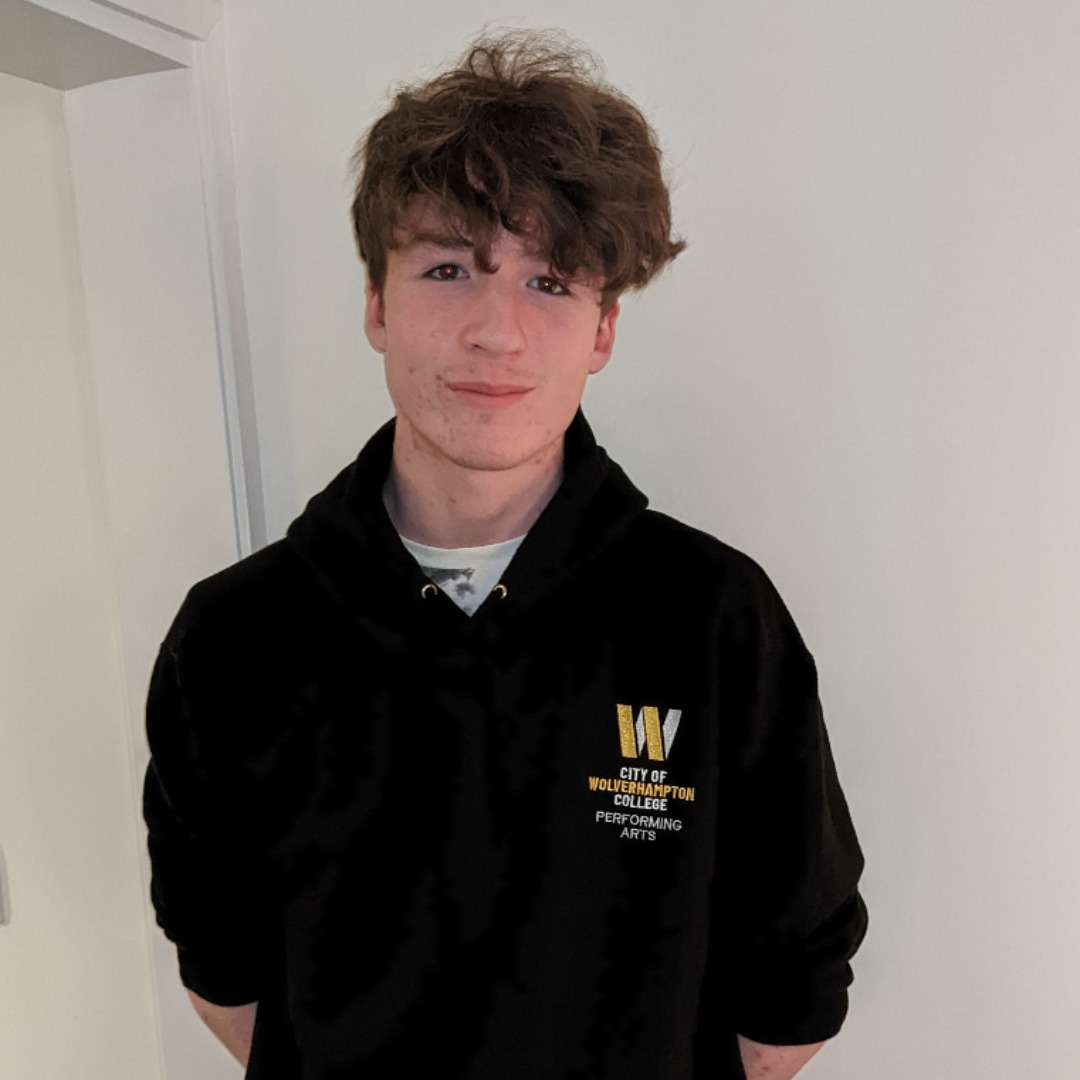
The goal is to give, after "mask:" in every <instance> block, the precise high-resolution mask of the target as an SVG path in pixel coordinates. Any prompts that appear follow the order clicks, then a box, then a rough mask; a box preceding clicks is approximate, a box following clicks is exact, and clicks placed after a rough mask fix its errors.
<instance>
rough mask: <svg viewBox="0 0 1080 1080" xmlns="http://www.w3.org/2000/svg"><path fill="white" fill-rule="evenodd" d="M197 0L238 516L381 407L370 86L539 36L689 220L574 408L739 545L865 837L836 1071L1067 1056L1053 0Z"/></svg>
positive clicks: (1073, 389) (1076, 821)
mask: <svg viewBox="0 0 1080 1080" xmlns="http://www.w3.org/2000/svg"><path fill="white" fill-rule="evenodd" d="M532 10H533V9H532V8H531V7H529V8H526V7H525V6H521V7H515V6H511V5H510V4H506V3H495V2H487V3H476V2H470V0H462V2H460V3H457V4H453V5H446V4H442V3H434V2H432V0H417V2H415V3H410V4H407V5H400V6H394V5H386V4H372V3H368V4H360V3H356V2H355V0H316V2H313V3H310V4H305V5H297V4H295V3H290V2H287V0H230V2H229V4H228V5H227V9H226V19H227V29H228V58H229V66H230V83H231V94H232V102H233V115H234V122H235V138H236V150H237V167H238V181H239V199H240V215H241V230H242V243H243V254H244V262H245V275H246V283H247V302H248V309H249V314H250V318H251V338H252V344H253V354H254V356H255V361H256V365H257V368H256V378H257V393H258V404H259V419H260V426H261V430H260V434H261V439H262V446H263V451H264V460H265V463H266V467H267V504H268V515H269V519H270V528H271V533H272V534H280V532H281V531H282V530H283V529H284V527H285V525H286V524H287V522H288V520H289V518H290V517H291V516H292V515H293V514H294V513H296V512H297V510H298V509H299V508H300V507H301V505H302V503H303V501H304V499H305V498H306V497H307V496H309V495H310V494H311V493H312V492H313V491H315V490H316V489H317V488H318V487H320V486H321V485H322V484H323V483H324V482H325V481H326V480H327V479H328V478H329V477H330V476H331V475H332V474H333V473H334V472H335V471H336V470H337V469H338V468H339V467H341V465H343V464H344V463H345V462H346V461H347V460H348V459H350V458H351V457H352V456H353V455H354V454H355V452H356V450H357V449H358V447H359V445H360V444H361V443H362V441H363V439H364V438H365V437H366V436H367V434H368V433H369V432H370V431H371V430H372V429H373V428H374V426H375V425H376V424H377V423H378V422H379V421H380V420H382V419H383V418H385V417H386V416H387V415H388V402H387V398H386V396H385V392H384V390H383V389H382V384H381V377H380V368H379V364H378V361H377V358H376V357H375V356H374V354H372V353H371V352H370V351H369V350H368V348H367V347H366V345H365V343H364V341H363V337H362V330H361V284H362V279H361V275H360V271H359V268H358V267H357V265H356V263H355V260H354V257H353V254H352V248H351V240H350V237H349V234H348V227H347V216H346V209H347V203H348V186H347V180H346V174H345V163H346V159H347V157H348V154H349V151H350V148H351V146H352V143H353V141H354V140H355V138H356V137H357V136H358V135H359V134H360V132H361V131H362V130H363V129H364V127H365V126H366V125H367V124H368V123H369V122H370V120H371V119H372V118H373V117H374V116H375V115H376V114H377V112H378V111H379V109H380V107H381V103H382V100H383V94H384V92H385V90H386V88H387V86H388V84H390V83H391V82H392V81H393V80H394V79H397V78H401V77H405V76H409V75H411V74H413V73H417V72H422V71H425V70H431V69H432V68H433V67H435V66H436V65H438V64H440V63H441V62H442V61H443V60H445V59H446V58H447V57H448V56H449V55H451V54H454V53H456V52H457V51H458V50H459V48H460V47H461V45H462V44H463V41H464V39H465V38H466V37H467V36H468V35H469V34H471V33H472V32H473V31H474V30H476V29H478V28H479V27H480V26H481V25H482V24H483V23H484V22H486V21H492V20H506V19H510V18H513V19H514V20H515V21H516V22H517V23H518V24H519V25H525V24H528V25H537V24H539V25H552V24H554V25H561V26H564V27H565V28H566V29H568V30H569V31H571V32H572V33H574V34H576V35H577V36H579V37H581V38H582V39H584V40H585V41H587V42H588V43H590V44H591V45H592V46H593V47H594V48H595V49H597V50H598V51H599V52H600V53H601V54H602V56H603V57H604V58H605V60H606V61H607V65H608V70H609V74H610V76H611V78H612V80H613V81H614V82H616V83H617V84H619V85H620V86H622V87H623V88H625V89H626V90H627V91H628V92H630V93H631V94H632V96H634V97H635V98H636V99H637V100H638V101H639V102H640V103H641V104H642V105H643V106H645V108H646V109H647V111H649V113H650V114H651V116H652V118H653V119H654V121H655V123H656V125H657V127H658V128H659V130H660V132H661V134H662V137H663V142H664V145H665V146H666V148H667V153H668V159H669V162H670V165H671V168H672V172H673V176H674V179H675V204H676V210H677V217H678V223H679V227H680V228H681V229H683V230H684V231H685V233H686V235H687V236H688V238H689V239H690V241H691V247H690V249H689V250H688V251H687V252H686V254H685V255H683V256H682V257H681V258H680V260H679V261H678V262H677V263H676V265H675V266H674V268H673V269H672V270H671V271H670V272H669V274H668V275H667V276H666V277H665V278H664V279H663V280H662V281H661V282H659V283H658V284H657V285H655V286H654V287H653V288H652V289H651V290H650V292H649V293H647V294H645V295H644V296H643V297H641V298H640V300H634V301H631V302H629V303H628V304H627V305H626V310H625V311H624V314H623V319H622V322H621V325H620V342H619V345H618V348H617V350H616V359H615V361H614V362H613V363H612V364H611V365H610V366H609V367H608V369H607V370H606V371H605V372H604V373H603V374H602V375H601V376H600V377H599V378H598V380H596V381H595V383H594V385H593V387H592V389H591V391H590V394H589V397H588V408H589V413H590V416H591V418H592V421H593V423H594V426H595V427H596V428H597V429H598V431H599V433H600V436H601V439H602V441H603V442H605V443H606V445H607V446H608V447H609V449H610V450H611V451H612V452H613V454H614V456H616V457H617V458H618V459H620V460H621V461H623V463H624V464H625V465H627V467H628V469H629V471H630V473H631V475H632V476H634V477H635V478H636V479H637V480H638V482H639V483H640V484H641V485H642V486H643V487H644V488H645V490H646V491H648V492H650V493H652V495H653V496H654V505H656V506H658V507H660V508H662V509H665V510H669V511H671V512H673V513H675V514H677V515H678V516H681V517H683V518H685V519H687V520H689V521H691V522H692V523H695V524H698V525H701V526H703V527H705V528H707V529H709V530H711V531H713V532H715V533H717V534H718V535H720V536H722V537H724V538H725V539H728V540H729V541H731V542H733V543H735V544H736V545H737V546H740V547H743V548H744V549H746V550H748V551H750V552H751V553H752V554H754V555H755V556H757V557H758V558H759V559H760V560H761V561H762V562H763V563H764V564H765V566H766V567H767V568H768V569H769V570H770V572H771V573H772V575H773V577H774V578H775V580H776V581H777V583H778V585H779V586H780V588H781V590H782V592H783V593H784V594H785V596H786V597H787V598H788V600H789V603H790V604H791V606H792V608H793V609H794V611H795V613H796V616H797V618H798V619H799V621H800V623H801V625H802V627H803V629H804V632H805V634H806V636H807V638H808V640H809V642H810V645H811V647H812V649H813V650H814V652H815V653H816V655H817V657H818V660H819V664H820V667H821V669H822V674H823V695H824V699H825V705H826V708H827V711H828V714H829V718H830V727H831V731H832V734H833V740H834V745H835V750H836V754H837V757H838V760H839V764H840V768H841V772H842V776H843V779H844V781H845V786H846V789H847V791H848V794H849V798H850V801H851V803H852V806H853V810H854V813H855V816H856V820H857V824H858V825H859V828H860V833H861V836H862V839H863V841H864V845H865V847H866V850H867V854H868V859H869V868H868V872H867V876H866V883H865V884H866V893H867V896H868V899H869V902H870V905H871V911H872V927H871V933H870V937H869V938H868V941H867V944H866V946H865V948H864V951H863V953H862V954H861V956H860V958H859V962H858V967H857V980H858V981H857V984H856V987H855V991H854V995H853V1009H852V1015H851V1019H850V1024H849V1027H848V1029H847V1031H846V1032H845V1035H844V1037H843V1038H842V1039H841V1040H839V1042H838V1043H837V1045H835V1046H834V1047H832V1048H831V1049H830V1050H829V1052H828V1053H827V1054H826V1055H823V1056H822V1057H821V1058H820V1059H819V1060H818V1061H816V1062H815V1063H814V1064H813V1065H812V1066H811V1067H810V1068H809V1069H808V1070H807V1075H808V1076H817V1077H822V1078H824V1077H832V1078H835V1080H866V1078H868V1077H873V1078H874V1080H911V1078H912V1077H920V1078H921V1077H927V1078H930V1077H949V1078H952V1077H961V1078H965V1080H966V1078H972V1080H974V1078H979V1080H1013V1078H1015V1077H1017V1076H1038V1077H1043V1078H1047V1080H1072V1078H1074V1077H1075V1076H1077V1075H1080V1044H1077V1042H1076V1041H1075V1040H1074V1039H1073V1038H1072V1022H1073V1021H1074V1020H1075V1017H1076V1016H1077V1015H1080V930H1078V929H1077V926H1078V919H1077V913H1078V912H1080V854H1078V844H1077V836H1078V835H1080V794H1078V793H1077V785H1076V782H1075V781H1076V777H1077V776H1078V775H1080V725H1078V724H1077V714H1078V706H1080V664H1078V663H1077V660H1076V657H1077V655H1078V653H1080V648H1078V647H1080V616H1078V615H1077V612H1078V611H1080V569H1078V567H1077V560H1076V553H1077V551H1080V495H1078V488H1077V466H1078V462H1080V429H1078V427H1077V425H1076V422H1075V418H1076V417H1077V416H1078V415H1080V364H1077V361H1076V358H1077V354H1078V349H1080V304H1078V302H1077V298H1078V296H1080V228H1078V226H1080V199H1078V197H1077V192H1078V191H1080V133H1078V132H1080V129H1078V126H1077V123H1076V117H1077V115H1078V114H1080V64H1077V63H1076V56H1077V55H1078V53H1080V8H1077V6H1076V5H1075V3H1073V2H1072V0H1061V2H1050V0H1034V2H1030V3H1026V4H1023V5H1020V4H1015V3H1012V2H1006V0H985V2H980V3H975V2H973V0H966V2H960V0H877V2H875V3H866V2H864V0H832V2H822V3H816V4H799V3H791V2H789V3H779V4H745V3H737V2H734V0H687V2H684V3H680V4H674V5H672V4H652V3H649V4H646V3H642V2H626V3H621V4H618V5H615V4H603V5H601V4H594V5H584V4H580V3H577V2H570V0H552V2H551V3H549V4H547V5H545V6H544V8H543V11H542V15H541V16H540V17H539V20H540V21H539V23H537V16H535V15H533V14H530V12H532Z"/></svg>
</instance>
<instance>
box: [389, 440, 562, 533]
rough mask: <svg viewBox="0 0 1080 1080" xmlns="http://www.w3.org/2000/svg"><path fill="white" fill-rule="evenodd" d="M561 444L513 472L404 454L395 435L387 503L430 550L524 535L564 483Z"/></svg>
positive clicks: (404, 529) (399, 525) (402, 529)
mask: <svg viewBox="0 0 1080 1080" xmlns="http://www.w3.org/2000/svg"><path fill="white" fill-rule="evenodd" d="M562 462H563V454H562V443H561V441H560V442H559V443H557V444H556V445H555V446H554V447H553V448H552V449H551V451H550V452H548V453H545V454H544V455H542V456H541V457H538V458H536V459H534V460H531V461H527V462H523V463H522V464H520V465H517V466H515V467H514V468H511V469H499V470H490V469H470V468H466V467H464V466H461V465H457V464H455V463H453V462H449V461H445V460H441V461H437V460H433V459H431V458H427V457H425V456H422V455H417V454H414V453H408V452H405V451H404V449H403V448H402V447H400V446H399V443H398V437H397V435H396V434H395V440H394V455H393V459H392V461H391V465H390V475H389V476H388V477H387V480H386V486H385V488H384V489H383V502H384V504H385V506H386V511H387V513H388V514H389V515H390V520H391V521H392V522H393V524H394V527H395V528H396V529H397V531H398V532H399V533H400V534H401V535H402V536H404V537H405V538H406V539H409V540H415V541H416V542H417V543H419V544H427V545H428V546H429V547H441V548H459V547H483V546H485V545H487V544H498V543H501V542H502V541H503V540H513V539H514V538H515V537H518V536H524V534H525V533H527V532H528V531H529V529H530V528H532V526H533V523H534V522H535V521H536V519H537V518H538V517H539V516H540V514H541V513H542V512H543V510H544V507H545V506H547V504H548V503H549V502H550V501H551V497H552V496H553V495H554V494H555V492H556V490H557V489H558V487H559V483H560V482H561V480H562Z"/></svg>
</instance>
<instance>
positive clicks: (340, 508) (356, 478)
mask: <svg viewBox="0 0 1080 1080" xmlns="http://www.w3.org/2000/svg"><path fill="white" fill-rule="evenodd" d="M393 445H394V421H393V420H391V421H390V422H389V423H387V424H385V425H383V427H381V428H380V429H379V430H378V431H377V432H376V433H375V434H374V435H373V436H372V438H371V439H370V441H369V442H368V443H367V445H366V446H365V447H364V449H363V450H362V451H361V452H360V456H359V457H358V458H357V459H356V461H354V462H353V464H352V465H350V466H349V467H348V468H346V469H345V470H344V471H342V472H341V473H340V474H339V475H338V476H337V477H335V479H334V480H333V481H331V483H330V485H329V486H328V487H327V488H326V489H325V490H323V491H322V492H320V493H319V494H318V495H316V496H315V497H314V498H313V499H311V501H310V502H309V503H308V505H307V507H306V508H305V510H304V512H303V513H302V514H301V515H300V517H298V518H297V519H296V520H295V521H294V522H293V523H292V525H291V526H290V527H289V530H288V533H287V537H286V542H287V544H288V545H289V546H290V547H291V548H292V549H293V550H294V552H295V553H296V554H297V555H298V556H299V558H300V560H301V562H302V563H303V564H304V565H305V566H306V567H307V568H308V569H309V570H310V571H311V573H312V574H313V575H314V576H315V578H316V579H317V580H318V582H319V583H320V585H321V586H322V588H323V589H324V590H325V591H326V592H327V593H328V594H329V596H330V597H331V598H332V599H333V600H334V601H335V602H337V603H341V604H345V605H347V606H349V607H350V608H352V609H353V610H355V611H357V612H361V611H363V612H364V613H365V614H367V615H368V616H374V615H375V614H376V612H380V611H386V610H388V609H389V610H391V611H393V610H398V609H400V607H401V605H402V604H414V603H419V602H421V596H422V592H421V590H423V588H424V586H425V585H427V584H428V580H427V578H426V577H424V575H423V572H422V571H421V570H420V567H419V566H418V565H417V563H416V560H415V559H413V558H412V556H411V555H410V554H409V553H408V552H407V551H406V549H405V547H404V545H403V544H402V543H401V541H400V539H399V537H398V535H397V532H396V530H395V529H394V526H393V523H392V522H391V521H390V518H389V516H388V514H387V513H386V508H385V507H384V505H383V500H382V490H383V486H384V484H385V483H386V478H387V476H388V474H389V471H390V463H391V457H392V453H393ZM564 453H565V456H564V462H563V480H562V483H561V484H560V486H559V488H558V490H557V491H556V492H555V495H554V496H553V497H552V499H551V501H550V502H549V503H548V505H547V506H546V507H545V508H544V511H543V513H542V514H541V515H540V517H539V518H538V519H537V521H536V523H535V524H534V525H533V527H532V528H531V529H530V530H529V533H528V535H527V536H526V538H525V540H524V541H523V543H522V545H521V547H520V548H519V549H518V551H517V554H516V555H515V556H514V559H513V561H512V562H511V563H510V566H509V567H508V568H507V571H506V573H505V574H504V575H503V580H502V584H503V585H504V586H505V588H506V595H505V599H503V600H502V601H501V602H500V604H499V608H500V610H501V611H504V612H506V613H509V612H511V611H516V610H522V609H524V608H526V607H529V606H531V605H532V604H533V603H535V602H536V601H537V599H539V598H540V597H541V596H543V595H544V594H546V593H547V592H549V591H550V590H552V589H555V588H557V587H559V586H560V585H561V584H562V583H563V582H564V581H565V580H566V579H567V578H568V577H570V576H572V575H573V574H575V573H576V572H577V571H578V570H580V569H581V568H582V567H583V566H586V565H587V564H588V563H590V562H592V561H593V560H594V559H595V558H596V557H597V556H599V555H600V554H601V553H602V552H603V551H604V550H605V549H606V548H608V547H609V546H610V545H611V544H612V543H613V542H615V541H616V540H617V539H618V537H619V536H620V535H622V534H623V533H624V532H625V531H626V529H627V528H628V526H629V525H630V524H631V522H633V521H634V520H635V519H636V518H637V517H638V516H639V515H640V514H641V513H642V512H643V511H644V510H645V508H646V506H647V505H648V500H647V499H646V497H645V496H644V495H643V494H642V493H641V492H640V491H639V490H638V489H637V488H636V487H635V486H634V485H633V484H632V483H631V481H630V480H629V478H628V477H627V476H626V474H625V473H624V472H623V471H622V469H621V468H619V466H618V465H616V464H615V462H613V461H612V460H611V459H610V458H609V457H608V456H607V454H606V453H605V452H604V450H603V449H602V448H601V447H599V446H598V445H597V443H596V439H595V438H594V436H593V433H592V429H591V428H590V427H589V425H588V423H587V422H586V420H585V417H584V416H583V415H582V413H581V412H580V411H579V412H578V414H577V416H576V417H575V418H574V420H573V422H572V423H571V425H570V427H569V428H568V429H567V432H566V436H565V448H564ZM444 599H445V598H444ZM447 604H448V605H449V606H451V607H453V604H452V601H447ZM425 606H427V607H431V608H435V607H436V606H438V607H439V608H442V607H444V605H442V604H440V605H435V604H427V605H425ZM482 607H487V605H483V606H482ZM455 612H456V608H455ZM457 614H461V613H457ZM480 614H482V611H478V612H477V615H480ZM462 617H465V616H462Z"/></svg>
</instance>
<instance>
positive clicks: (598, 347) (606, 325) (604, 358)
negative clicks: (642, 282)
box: [589, 304, 619, 375]
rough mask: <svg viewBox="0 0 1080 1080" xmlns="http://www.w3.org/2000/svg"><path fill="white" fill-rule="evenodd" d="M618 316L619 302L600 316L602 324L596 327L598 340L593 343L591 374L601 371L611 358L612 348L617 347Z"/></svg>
mask: <svg viewBox="0 0 1080 1080" xmlns="http://www.w3.org/2000/svg"><path fill="white" fill-rule="evenodd" d="M618 318H619V305H618V304H612V305H611V308H610V309H609V310H608V311H606V312H605V313H604V314H603V315H601V316H600V325H599V326H597V328H596V342H595V344H594V345H593V354H592V362H591V363H590V364H589V374H590V375H595V374H596V373H597V372H598V371H601V370H602V369H603V368H604V366H605V365H606V364H607V362H608V361H609V360H610V359H611V350H612V349H613V348H614V347H615V323H616V322H617V321H618Z"/></svg>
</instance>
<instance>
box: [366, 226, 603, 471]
mask: <svg viewBox="0 0 1080 1080" xmlns="http://www.w3.org/2000/svg"><path fill="white" fill-rule="evenodd" d="M445 233H446V230H445V228H444V227H443V226H441V224H440V222H439V219H438V217H437V215H435V214H432V213H427V214H422V215H420V216H419V217H418V218H417V220H416V224H415V230H414V233H412V234H410V235H409V236H408V237H402V238H401V239H402V240H404V241H405V242H404V243H403V244H402V245H401V246H400V247H398V248H395V249H392V250H391V251H390V252H389V253H388V260H387V271H386V281H385V285H384V287H383V290H382V292H381V294H380V293H378V292H376V291H375V290H374V289H372V288H371V286H370V284H369V285H368V289H367V311H366V318H365V329H366V331H367V337H368V340H369V341H370V342H371V344H372V346H373V347H374V348H375V349H376V350H377V351H378V352H380V353H382V354H383V356H384V358H385V368H386V383H387V387H388V388H389V391H390V396H391V398H392V399H393V401H394V405H395V407H396V409H397V424H398V430H397V440H396V442H395V452H396V453H397V452H406V453H420V454H426V455H430V456H434V457H435V458H438V459H440V463H443V464H445V463H447V462H451V463H453V464H455V465H458V466H460V467H462V468H466V469H475V470H504V469H512V468H514V467H515V466H518V465H521V464H523V463H525V462H529V461H533V460H542V459H543V458H544V455H550V456H551V457H552V458H555V457H557V456H558V455H559V454H560V453H561V448H562V436H563V433H564V432H565V431H566V429H567V427H568V426H569V425H570V421H571V420H572V419H573V417H574V413H575V412H576V410H577V407H578V404H579V403H580V401H581V395H582V392H583V391H584V389H585V380H586V379H587V378H588V376H589V375H591V374H592V373H593V372H596V371H599V370H600V369H601V368H602V367H603V366H604V365H605V364H606V363H607V361H608V358H609V357H610V355H611V348H612V345H613V344H614V340H615V321H616V319H617V317H618V307H617V306H616V307H613V308H612V309H611V310H610V311H608V312H606V313H605V314H601V311H600V292H599V290H598V288H597V286H596V283H595V282H592V281H585V280H582V281H570V282H566V281H561V280H559V279H557V278H556V277H555V276H554V275H553V274H552V272H551V267H550V265H549V263H548V260H547V259H546V258H545V257H544V256H543V255H540V254H537V253H535V252H532V251H530V250H529V249H528V247H527V245H526V244H524V243H523V241H522V239H521V238H519V237H517V236H514V235H513V234H511V233H506V232H503V233H501V234H499V236H498V237H497V239H496V242H495V244H494V246H493V248H492V253H491V261H492V264H493V265H494V266H495V271H494V273H491V274H485V273H483V272H482V271H481V270H480V269H479V268H478V267H477V266H476V263H475V260H474V258H473V252H472V249H471V248H470V247H468V246H463V245H461V244H460V243H458V242H455V241H454V240H453V239H452V238H449V237H447V236H445V235H444V234H445Z"/></svg>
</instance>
